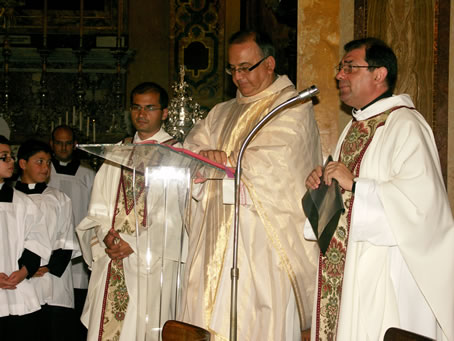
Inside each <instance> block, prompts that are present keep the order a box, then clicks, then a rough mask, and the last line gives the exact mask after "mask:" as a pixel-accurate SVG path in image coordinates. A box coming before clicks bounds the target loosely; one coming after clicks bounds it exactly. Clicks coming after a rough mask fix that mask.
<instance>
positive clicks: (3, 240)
mask: <svg viewBox="0 0 454 341" xmlns="http://www.w3.org/2000/svg"><path fill="white" fill-rule="evenodd" d="M13 170H14V158H13V156H12V155H11V147H10V143H9V141H8V139H7V138H5V137H4V136H2V135H0V226H1V228H0V333H1V334H0V339H2V340H13V341H18V340H33V339H34V338H35V335H36V330H37V328H38V327H39V326H38V323H37V322H38V319H37V314H39V310H40V309H41V305H40V302H39V298H38V296H37V294H36V292H35V289H34V287H33V284H32V283H31V281H30V278H31V277H32V276H33V275H34V274H35V272H36V271H37V270H38V268H39V264H40V259H42V260H43V261H44V262H47V261H48V260H49V256H50V250H51V247H50V243H49V238H48V236H47V233H46V226H45V222H44V217H43V215H42V214H41V213H40V211H39V208H38V207H37V206H36V205H35V204H34V203H33V201H32V200H31V199H30V198H28V197H27V196H26V195H25V194H23V193H21V192H19V191H16V190H15V189H13V188H11V187H10V186H9V185H8V184H6V183H5V179H8V178H10V177H11V176H12V174H13Z"/></svg>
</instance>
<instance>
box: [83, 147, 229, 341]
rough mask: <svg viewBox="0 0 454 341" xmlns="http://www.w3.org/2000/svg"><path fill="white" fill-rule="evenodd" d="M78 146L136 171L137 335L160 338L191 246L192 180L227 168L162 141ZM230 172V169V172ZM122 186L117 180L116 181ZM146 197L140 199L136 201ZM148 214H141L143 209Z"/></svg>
mask: <svg viewBox="0 0 454 341" xmlns="http://www.w3.org/2000/svg"><path fill="white" fill-rule="evenodd" d="M78 148H79V149H81V150H84V151H86V152H88V153H90V154H94V155H96V156H99V157H101V158H104V159H105V160H108V161H109V162H111V163H114V164H118V165H119V166H123V167H126V168H128V169H131V170H132V179H133V183H134V186H133V193H130V195H131V196H132V197H133V198H134V212H135V215H136V219H135V221H136V226H135V236H136V239H135V240H136V245H135V249H136V250H137V255H138V257H137V279H138V280H137V283H138V285H137V286H138V287H137V297H130V303H133V304H135V305H136V307H137V316H138V318H137V340H140V341H143V340H145V341H151V340H153V341H155V340H161V339H162V337H161V330H162V327H163V325H164V323H165V322H166V321H167V320H174V319H176V317H177V314H178V310H179V306H180V299H181V291H182V282H183V273H184V264H185V260H186V251H187V231H188V229H189V206H190V198H191V196H190V189H191V184H192V179H193V178H195V177H197V176H199V175H203V177H205V178H207V179H222V178H224V177H225V175H226V171H227V172H228V170H226V169H225V168H224V167H223V166H222V165H218V164H215V163H213V162H211V161H209V160H207V159H203V158H201V157H199V156H198V155H195V154H193V153H190V152H189V151H186V150H183V149H180V148H173V147H169V146H166V145H160V144H122V145H120V144H90V145H78ZM230 175H231V174H230ZM112 186H118V184H112ZM137 198H142V199H141V200H142V201H141V202H140V203H139V202H136V200H137ZM140 209H143V210H145V212H140V213H141V214H140V216H141V217H144V218H143V219H140V220H141V221H139V219H137V217H138V215H139V212H138V210H140Z"/></svg>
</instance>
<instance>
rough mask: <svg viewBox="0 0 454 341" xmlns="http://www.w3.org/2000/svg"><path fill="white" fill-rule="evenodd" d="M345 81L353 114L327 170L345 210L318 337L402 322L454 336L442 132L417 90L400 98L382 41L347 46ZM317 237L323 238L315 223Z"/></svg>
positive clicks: (326, 268)
mask: <svg viewBox="0 0 454 341" xmlns="http://www.w3.org/2000/svg"><path fill="white" fill-rule="evenodd" d="M345 51H346V54H345V56H344V57H343V58H342V60H341V62H340V64H339V68H338V73H337V75H336V79H337V80H338V85H339V93H340V99H341V100H342V101H343V102H344V103H345V104H348V105H349V106H351V107H353V112H352V115H353V120H352V121H351V122H350V123H349V124H348V125H347V127H346V128H345V129H344V131H343V133H342V134H341V136H340V139H339V143H338V146H337V148H336V152H335V155H334V160H337V161H334V162H330V163H329V164H328V165H327V166H326V168H325V170H324V172H323V177H322V178H320V177H321V176H322V169H321V167H317V168H316V169H315V170H314V171H313V172H312V173H311V174H310V176H309V177H308V179H307V181H306V184H307V186H308V187H309V188H312V189H316V188H318V186H319V184H320V181H325V182H326V183H327V184H328V185H330V184H331V183H332V181H333V179H336V180H337V181H338V183H339V185H340V187H341V188H342V192H343V200H344V205H345V210H346V211H345V214H344V215H343V216H342V217H341V218H340V221H339V224H338V227H337V230H336V232H335V233H334V235H333V236H332V239H331V242H330V244H329V247H328V249H327V251H326V253H325V254H324V255H323V254H321V255H320V261H319V274H320V275H319V277H318V283H317V286H318V287H317V295H316V302H315V305H314V319H313V323H312V331H311V337H312V340H339V341H355V340H358V341H363V340H377V341H378V340H383V336H384V334H385V333H386V331H387V330H388V329H389V328H391V327H397V328H400V329H404V330H407V331H410V332H413V333H417V334H420V335H423V336H426V337H429V338H431V339H434V340H454V323H453V322H454V291H453V290H452V283H453V282H454V267H453V266H452V264H453V261H454V249H453V247H452V245H454V222H453V217H452V212H451V209H450V206H449V202H448V197H447V194H446V189H445V185H444V182H443V177H442V173H441V169H440V161H439V158H438V152H437V147H436V145H435V141H434V137H433V134H432V130H431V128H430V127H429V125H428V124H427V122H426V121H425V119H424V118H423V116H422V115H421V114H420V113H419V112H418V111H417V110H416V109H415V105H414V104H413V102H412V100H411V99H410V97H409V96H408V95H398V96H395V95H393V94H392V91H393V89H394V85H395V81H396V77H397V59H396V57H395V55H394V52H393V51H392V50H391V49H390V48H389V47H388V46H386V45H385V44H384V43H383V42H382V41H381V40H378V39H375V38H365V39H360V40H357V41H352V42H350V43H348V44H347V45H345ZM305 235H306V237H307V238H310V239H314V238H315V235H314V233H313V232H312V229H311V227H310V225H309V224H308V223H306V226H305Z"/></svg>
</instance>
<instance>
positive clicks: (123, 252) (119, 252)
mask: <svg viewBox="0 0 454 341" xmlns="http://www.w3.org/2000/svg"><path fill="white" fill-rule="evenodd" d="M104 244H105V245H106V246H107V248H106V249H105V251H106V253H107V255H108V256H109V258H110V259H112V260H122V259H124V258H126V257H128V256H129V255H130V254H131V253H133V252H134V250H133V249H132V248H131V246H129V244H128V243H127V242H126V241H124V240H123V239H122V238H121V237H120V234H119V233H118V232H117V231H115V230H114V229H110V230H109V232H108V233H107V235H106V236H105V237H104Z"/></svg>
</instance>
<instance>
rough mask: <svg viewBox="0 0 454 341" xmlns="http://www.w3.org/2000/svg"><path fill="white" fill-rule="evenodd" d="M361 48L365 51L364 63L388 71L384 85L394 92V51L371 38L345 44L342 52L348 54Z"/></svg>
mask: <svg viewBox="0 0 454 341" xmlns="http://www.w3.org/2000/svg"><path fill="white" fill-rule="evenodd" d="M361 47H364V48H365V50H366V57H365V61H366V62H367V63H368V64H369V65H378V66H383V67H385V68H386V69H387V70H388V75H387V76H386V83H387V84H388V88H389V90H390V91H394V88H395V86H396V81H397V57H396V55H395V54H394V51H393V50H392V49H391V48H390V47H389V46H388V45H386V43H385V42H384V41H383V40H380V39H378V38H372V37H367V38H362V39H356V40H352V41H351V42H349V43H347V44H345V46H344V50H345V52H350V51H352V50H356V49H359V48H361Z"/></svg>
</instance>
